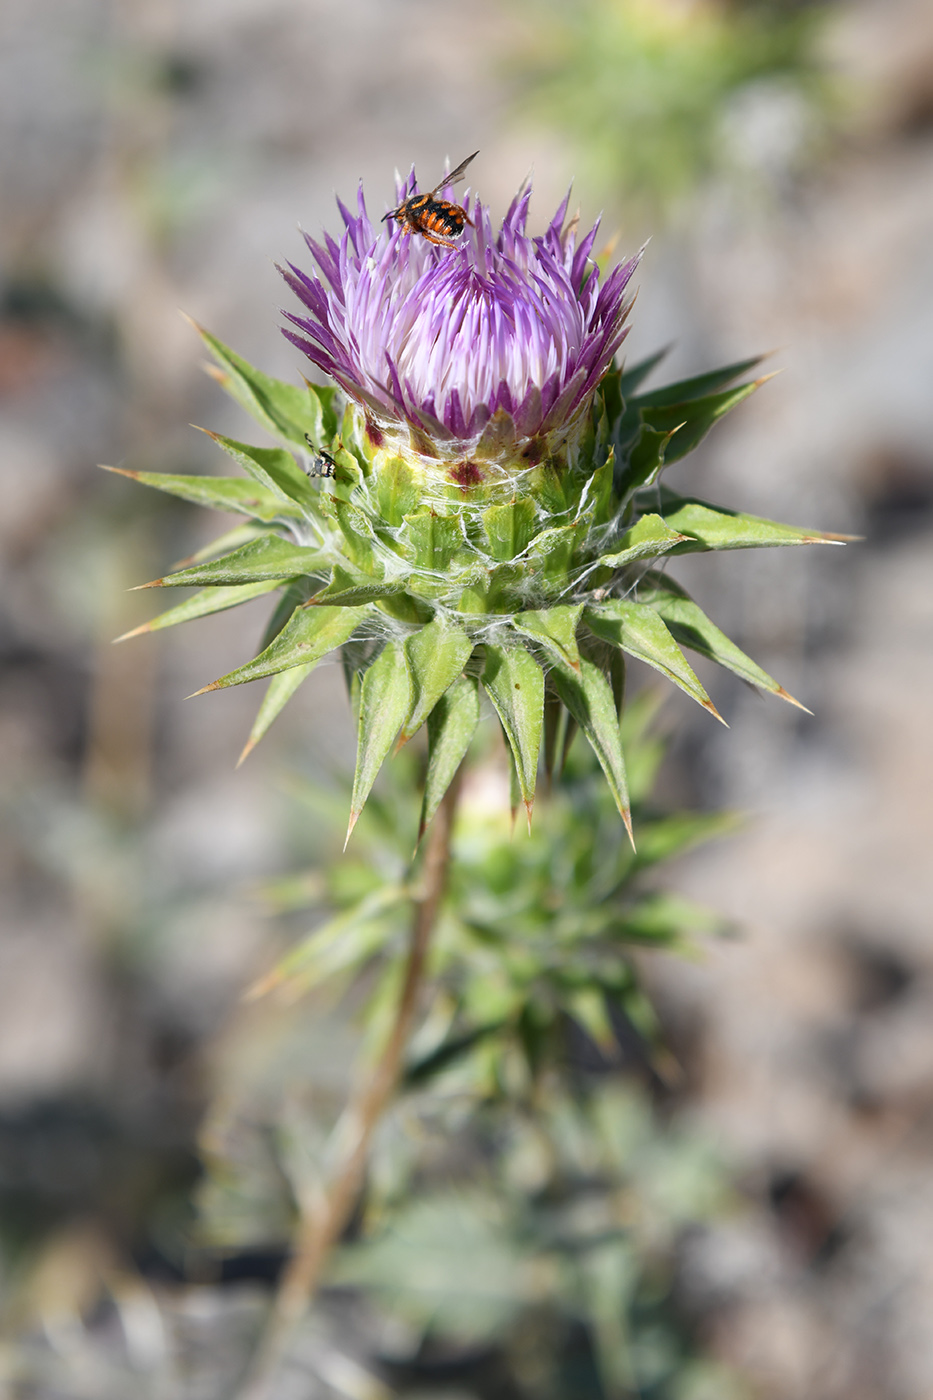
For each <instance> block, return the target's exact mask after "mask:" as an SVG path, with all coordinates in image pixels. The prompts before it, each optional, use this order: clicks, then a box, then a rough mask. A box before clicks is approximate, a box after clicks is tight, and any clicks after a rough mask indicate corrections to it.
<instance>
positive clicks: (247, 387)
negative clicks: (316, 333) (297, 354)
mask: <svg viewBox="0 0 933 1400" xmlns="http://www.w3.org/2000/svg"><path fill="white" fill-rule="evenodd" d="M192 325H194V327H195V329H196V330H197V332H198V334H199V335H200V336H201V339H202V340H203V341H204V343H205V345H207V346H208V348H209V349H210V351H211V354H212V355H213V356H214V358H215V360H216V361H217V363H218V364H219V365H220V372H219V373H217V372H215V371H213V370H212V371H211V376H212V378H214V379H216V380H217V382H218V383H219V384H221V385H222V386H223V388H224V389H225V390H226V391H227V393H228V394H229V395H230V396H231V398H233V399H235V400H236V402H237V403H238V404H239V405H240V407H241V408H245V409H246V412H247V413H249V414H250V415H251V416H252V417H253V418H255V420H256V422H257V423H259V424H260V426H261V427H263V428H265V430H266V432H267V433H271V434H272V436H273V437H281V438H285V439H286V440H287V441H288V442H294V443H297V445H298V446H299V447H304V446H305V433H308V434H310V436H311V439H312V441H313V442H314V444H315V446H317V447H321V446H323V445H324V442H325V440H327V441H329V440H330V439H331V438H332V437H333V436H334V434H335V433H336V431H337V418H336V415H335V413H334V411H333V408H332V406H331V405H332V403H333V399H334V397H335V395H336V390H335V389H332V388H328V387H325V386H324V385H314V386H313V387H312V385H310V384H309V383H308V381H307V380H305V387H304V388H303V389H299V388H298V386H297V385H295V384H286V383H284V382H283V381H282V380H281V379H271V378H270V377H269V375H267V374H263V373H262V371H261V370H258V369H254V368H253V366H252V365H251V364H250V363H249V362H248V361H247V360H244V359H243V358H242V356H240V355H237V354H236V353H235V352H234V351H233V350H231V349H229V347H228V346H226V345H224V343H223V342H222V341H220V340H218V339H217V337H216V336H213V335H211V334H210V332H209V331H206V330H204V328H203V327H202V326H199V325H198V324H197V322H192Z"/></svg>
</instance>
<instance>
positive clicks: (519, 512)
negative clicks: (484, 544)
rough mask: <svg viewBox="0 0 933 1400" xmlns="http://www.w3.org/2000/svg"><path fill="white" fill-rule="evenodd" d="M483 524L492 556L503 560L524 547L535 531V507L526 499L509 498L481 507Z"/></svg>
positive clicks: (521, 550) (519, 552) (499, 560)
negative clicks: (496, 503) (498, 503)
mask: <svg viewBox="0 0 933 1400" xmlns="http://www.w3.org/2000/svg"><path fill="white" fill-rule="evenodd" d="M483 525H484V526H485V528H486V535H487V537H488V539H489V552H490V554H491V555H492V557H493V559H495V560H497V562H499V563H505V562H506V561H507V560H509V559H514V558H516V556H517V555H519V554H521V553H522V552H523V550H525V549H527V547H528V545H529V544H530V542H531V540H532V538H533V536H534V533H535V507H534V502H533V501H529V500H525V499H522V500H519V501H508V502H506V503H505V504H504V505H501V506H490V507H489V508H488V510H484V511H483Z"/></svg>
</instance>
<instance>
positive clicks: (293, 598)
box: [259, 578, 319, 651]
mask: <svg viewBox="0 0 933 1400" xmlns="http://www.w3.org/2000/svg"><path fill="white" fill-rule="evenodd" d="M318 591H319V584H318V581H317V579H312V578H296V579H292V581H291V583H290V584H289V585H288V587H287V588H283V590H282V596H281V598H280V599H279V601H278V603H277V604H276V606H275V609H274V610H273V613H272V616H271V617H270V618H269V621H268V622H267V623H266V630H265V631H264V632H263V634H262V641H261V642H260V644H259V650H260V651H265V649H266V647H267V646H270V645H271V644H272V643H273V642H274V641H275V639H276V637H277V636H278V635H279V633H280V632H281V630H282V628H283V627H284V626H285V624H286V622H288V619H289V618H290V617H291V615H292V613H293V612H294V611H295V609H296V608H299V607H301V606H302V605H303V604H304V603H309V602H310V601H311V599H312V598H314V597H316V595H317V593H318Z"/></svg>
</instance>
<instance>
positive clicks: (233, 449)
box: [201, 428, 317, 510]
mask: <svg viewBox="0 0 933 1400" xmlns="http://www.w3.org/2000/svg"><path fill="white" fill-rule="evenodd" d="M201 432H204V433H207V436H208V437H209V438H210V439H211V440H212V441H213V442H216V443H217V446H218V447H222V448H223V450H224V452H226V454H227V456H228V457H232V458H233V460H234V461H235V462H237V463H238V464H239V465H240V466H241V467H242V468H243V470H244V471H245V472H246V473H247V474H248V475H249V476H251V477H252V478H253V480H254V481H256V482H258V483H259V485H260V486H264V487H265V488H266V490H268V491H269V492H271V493H272V494H273V495H275V496H278V497H279V499H280V500H282V501H283V502H285V503H286V504H291V503H292V502H294V503H295V504H297V505H299V506H302V507H304V509H305V510H307V509H311V508H313V507H314V506H315V505H316V503H317V491H316V490H315V488H314V487H313V486H312V484H311V481H310V479H309V478H308V477H307V476H306V475H305V473H304V472H303V471H302V470H301V468H300V467H299V465H298V463H297V462H296V461H295V459H294V457H293V456H292V454H291V453H290V452H288V451H286V449H285V448H284V447H254V446H253V445H252V443H249V442H237V441H236V439H235V438H228V437H223V436H222V435H221V434H220V433H212V432H210V430H209V429H207V428H202V429H201Z"/></svg>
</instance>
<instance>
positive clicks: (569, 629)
mask: <svg viewBox="0 0 933 1400" xmlns="http://www.w3.org/2000/svg"><path fill="white" fill-rule="evenodd" d="M582 611H583V604H582V603H576V604H573V605H571V604H561V605H560V606H558V607H556V608H541V609H540V610H539V611H536V612H521V613H518V614H517V615H516V616H515V617H514V618H513V619H512V626H513V627H514V628H515V631H516V632H520V633H521V634H522V636H524V637H531V639H532V640H533V641H535V642H537V643H538V644H539V645H540V646H541V647H543V649H544V650H545V651H546V652H547V654H548V655H549V656H550V657H552V658H553V660H555V661H556V662H557V663H558V664H563V665H565V666H569V667H570V669H571V670H572V671H579V669H580V653H579V651H578V650H577V637H576V633H577V624H578V622H579V621H580V614H581V613H582Z"/></svg>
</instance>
